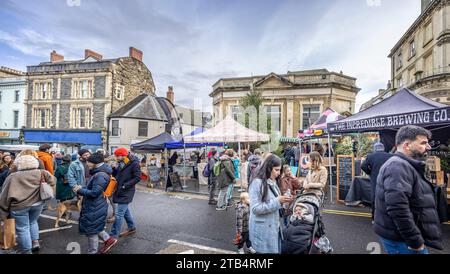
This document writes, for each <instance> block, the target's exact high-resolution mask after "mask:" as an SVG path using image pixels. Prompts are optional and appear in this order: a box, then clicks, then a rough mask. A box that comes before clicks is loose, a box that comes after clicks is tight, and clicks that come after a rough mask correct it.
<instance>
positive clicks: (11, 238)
mask: <svg viewBox="0 0 450 274" xmlns="http://www.w3.org/2000/svg"><path fill="white" fill-rule="evenodd" d="M0 222H1V224H0V248H2V249H5V250H8V249H11V248H13V247H14V246H16V220H15V219H5V220H0Z"/></svg>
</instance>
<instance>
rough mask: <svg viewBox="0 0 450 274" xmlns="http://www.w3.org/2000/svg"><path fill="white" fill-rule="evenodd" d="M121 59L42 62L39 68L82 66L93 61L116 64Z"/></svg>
mask: <svg viewBox="0 0 450 274" xmlns="http://www.w3.org/2000/svg"><path fill="white" fill-rule="evenodd" d="M119 59H120V58H114V59H102V60H100V61H97V60H95V59H92V58H89V57H88V58H86V59H81V60H72V61H59V62H42V63H39V65H38V66H51V65H70V64H81V63H86V62H87V61H89V62H90V61H91V60H92V62H98V63H111V62H112V63H114V62H117V60H119Z"/></svg>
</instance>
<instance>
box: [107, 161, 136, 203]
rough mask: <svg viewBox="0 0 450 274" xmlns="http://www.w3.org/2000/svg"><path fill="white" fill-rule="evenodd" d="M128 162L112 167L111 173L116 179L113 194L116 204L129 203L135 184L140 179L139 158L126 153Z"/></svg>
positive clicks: (132, 196) (134, 190) (131, 199)
mask: <svg viewBox="0 0 450 274" xmlns="http://www.w3.org/2000/svg"><path fill="white" fill-rule="evenodd" d="M127 158H128V163H126V164H125V165H124V166H123V167H122V168H121V167H120V166H118V167H117V168H115V169H114V172H113V175H114V177H115V178H116V180H117V189H116V191H115V192H114V195H113V202H114V203H116V204H130V203H131V202H132V201H133V198H134V194H135V192H136V184H137V183H139V182H140V181H141V165H140V161H139V159H138V158H137V157H136V156H134V155H132V154H131V153H129V154H128V157H127Z"/></svg>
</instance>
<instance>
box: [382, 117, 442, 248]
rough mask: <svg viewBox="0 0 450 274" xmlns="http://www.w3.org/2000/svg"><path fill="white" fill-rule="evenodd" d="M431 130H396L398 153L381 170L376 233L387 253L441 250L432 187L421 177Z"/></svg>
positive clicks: (406, 128)
mask: <svg viewBox="0 0 450 274" xmlns="http://www.w3.org/2000/svg"><path fill="white" fill-rule="evenodd" d="M430 138H431V132H430V131H428V130H426V129H424V128H421V127H417V126H406V127H403V128H401V129H400V130H399V131H398V132H397V136H396V146H397V153H396V154H395V155H394V156H393V157H392V158H390V159H389V160H388V161H387V162H386V163H385V164H384V165H383V166H382V167H381V169H380V173H379V175H378V180H377V188H376V196H375V224H374V229H375V233H376V234H378V235H379V236H380V237H381V241H382V243H383V245H384V247H385V249H386V251H387V253H389V254H427V253H428V250H427V248H426V247H425V246H429V247H432V248H436V249H440V250H442V249H443V245H442V239H441V226H440V222H439V217H438V213H437V210H436V201H435V198H434V197H435V195H434V188H433V186H432V185H431V183H430V182H429V181H427V180H426V179H425V177H424V172H425V162H424V160H425V157H426V154H427V152H428V151H429V150H430V149H431V147H430V145H429V144H428V141H429V139H430Z"/></svg>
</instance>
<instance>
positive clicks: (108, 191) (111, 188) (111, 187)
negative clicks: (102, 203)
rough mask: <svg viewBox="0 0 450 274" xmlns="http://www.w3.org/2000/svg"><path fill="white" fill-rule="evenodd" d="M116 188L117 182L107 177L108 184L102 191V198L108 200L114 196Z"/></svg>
mask: <svg viewBox="0 0 450 274" xmlns="http://www.w3.org/2000/svg"><path fill="white" fill-rule="evenodd" d="M116 188H117V180H116V178H114V177H113V176H110V177H109V183H108V186H107V187H106V189H105V191H103V197H105V198H109V197H111V196H112V195H113V194H114V191H116Z"/></svg>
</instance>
